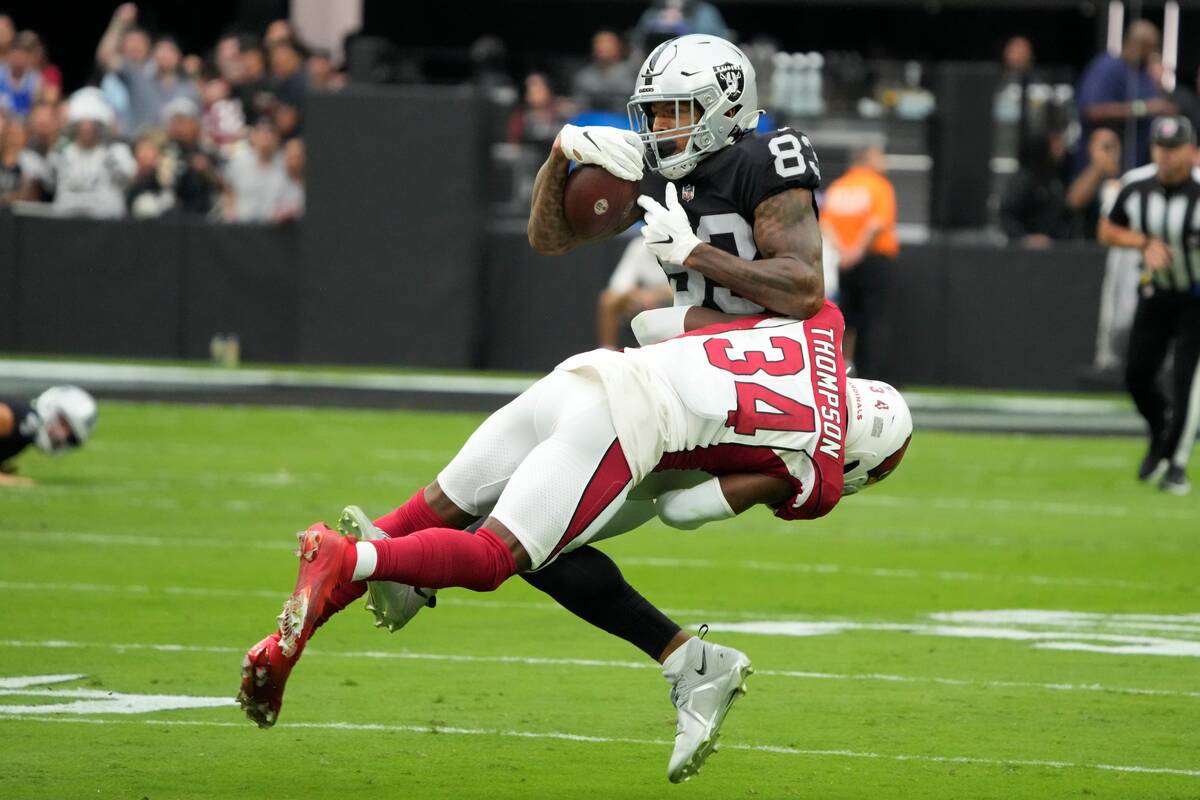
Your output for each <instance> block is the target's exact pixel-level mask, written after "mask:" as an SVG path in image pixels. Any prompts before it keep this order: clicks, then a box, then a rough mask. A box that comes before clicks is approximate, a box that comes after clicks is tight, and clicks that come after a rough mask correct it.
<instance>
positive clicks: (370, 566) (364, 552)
mask: <svg viewBox="0 0 1200 800" xmlns="http://www.w3.org/2000/svg"><path fill="white" fill-rule="evenodd" d="M354 550H355V552H357V553H358V561H356V562H354V574H353V575H351V576H350V580H352V581H365V580H366V579H367V578H369V577H371V575H373V574H374V573H375V565H376V564H377V563H379V553H377V552H376V551H375V546H374V545H372V544H371V543H370V542H355V543H354Z"/></svg>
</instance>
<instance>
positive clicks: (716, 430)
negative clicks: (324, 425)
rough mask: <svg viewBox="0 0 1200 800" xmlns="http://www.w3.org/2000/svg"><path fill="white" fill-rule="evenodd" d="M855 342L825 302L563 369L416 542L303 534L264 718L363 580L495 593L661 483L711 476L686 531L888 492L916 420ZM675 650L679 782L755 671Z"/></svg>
mask: <svg viewBox="0 0 1200 800" xmlns="http://www.w3.org/2000/svg"><path fill="white" fill-rule="evenodd" d="M842 332H843V324H842V318H841V313H840V312H839V311H838V310H837V308H836V307H835V306H833V305H832V304H830V303H825V304H824V306H823V308H822V311H821V312H820V313H818V314H817V315H815V316H814V317H812V318H811V319H809V320H807V321H800V320H796V319H794V318H780V317H773V316H770V315H758V316H754V317H748V318H745V319H742V320H738V321H736V322H732V323H728V324H723V325H717V326H713V327H712V328H709V329H705V330H704V331H699V332H697V333H696V335H689V336H682V337H678V338H675V339H672V340H669V341H666V342H663V343H660V344H657V345H653V346H649V347H645V348H641V349H634V350H629V351H626V352H623V353H616V352H613V351H609V350H603V349H601V350H595V351H592V352H589V353H583V354H581V355H579V356H575V357H572V358H570V359H568V360H566V361H564V362H563V363H562V364H560V365H559V367H558V368H557V369H556V370H555V371H554V372H553V373H551V374H550V375H549V376H547V377H546V378H544V379H543V380H541V381H539V382H538V383H537V384H535V385H534V386H533V387H532V388H530V389H529V390H527V391H526V392H525V393H523V394H522V395H521V396H520V397H518V398H517V399H516V400H514V401H513V402H512V403H510V404H509V405H507V406H505V407H504V408H502V409H500V410H499V411H497V412H496V413H495V414H493V415H492V416H491V417H489V418H488V419H487V420H486V421H485V422H484V423H483V424H482V425H481V426H480V427H479V429H478V430H477V431H476V432H475V433H474V434H473V435H472V436H471V438H470V439H469V440H468V441H467V443H466V444H465V445H464V446H463V448H462V450H461V451H460V452H459V454H458V455H457V456H456V457H455V458H454V460H452V461H451V463H450V464H449V465H448V466H447V467H446V468H445V469H444V470H443V471H442V472H441V473H440V474H439V475H438V477H437V479H436V480H435V481H433V482H432V483H430V484H429V485H428V486H427V487H426V488H425V489H424V490H423V491H422V492H421V493H419V494H418V495H417V496H415V497H414V498H413V500H411V501H410V502H409V504H407V505H406V506H405V507H404V508H402V509H401V510H400V511H401V512H402V513H403V514H405V515H407V517H408V519H407V521H406V522H405V525H406V526H408V527H409V528H410V529H409V530H407V531H405V532H403V533H402V534H400V535H396V536H394V537H388V536H384V537H372V539H373V540H371V541H357V540H356V538H355V537H353V536H348V537H345V538H343V537H342V536H341V535H339V534H338V533H336V532H334V531H333V530H331V529H330V528H328V527H326V526H325V525H324V524H322V523H318V524H316V525H313V526H312V527H310V528H309V529H308V530H307V531H305V532H304V533H302V534H300V543H301V544H300V556H301V567H300V576H299V578H298V581H297V584H296V589H295V591H294V592H293V594H292V597H291V598H289V600H288V601H287V603H286V604H285V606H284V610H283V613H282V614H281V615H280V617H279V629H278V631H276V632H274V633H272V634H271V635H270V636H268V637H267V638H266V639H264V640H263V641H262V642H260V643H259V644H258V645H256V646H255V647H254V648H252V649H251V650H250V652H249V653H248V654H247V659H246V661H245V663H244V671H243V680H242V691H241V694H240V695H239V700H240V701H241V703H242V705H243V707H244V708H245V709H246V711H247V714H248V715H249V716H250V718H251V719H253V720H254V721H255V722H257V723H258V724H259V725H261V726H263V727H269V726H270V725H272V724H274V722H275V720H276V719H277V715H278V712H279V705H280V703H281V702H282V687H283V683H284V682H286V679H287V675H288V673H290V670H291V668H292V666H293V665H294V663H295V661H296V660H297V659H298V658H299V656H300V653H301V651H302V650H303V648H304V646H305V644H306V643H307V641H308V639H309V637H310V636H311V635H312V632H313V631H314V630H315V629H316V627H317V626H318V625H320V624H321V623H322V622H323V621H324V620H325V619H327V618H328V617H329V615H330V614H332V613H334V612H335V611H336V610H338V609H339V608H341V607H342V605H344V604H343V603H341V601H340V599H339V598H338V594H339V591H341V592H344V591H345V590H346V589H347V588H348V587H352V586H354V584H356V583H357V584H361V583H362V582H364V581H371V582H389V581H390V582H398V583H402V584H406V585H409V586H424V587H431V588H434V589H438V588H443V587H447V586H461V587H464V588H469V589H473V590H475V591H491V590H494V589H495V588H497V587H498V586H499V585H500V584H501V583H503V582H504V581H505V580H507V579H508V578H510V577H512V576H513V575H515V574H518V573H522V572H529V571H531V570H537V569H539V568H541V567H543V566H545V565H547V564H549V563H550V562H552V561H554V559H555V558H557V557H558V556H559V555H560V554H563V553H568V552H570V551H572V550H575V549H577V548H580V547H581V546H583V545H585V544H586V543H587V542H588V541H590V540H592V539H593V538H595V537H596V536H598V535H602V534H603V533H604V532H605V529H606V528H607V527H608V526H609V525H610V524H611V523H612V521H613V520H614V518H615V516H616V514H617V513H618V512H619V511H622V510H625V509H627V508H628V507H629V505H630V504H629V503H628V502H627V498H628V496H629V494H630V492H631V490H632V489H633V488H634V487H635V486H637V485H639V484H640V483H642V482H643V481H644V480H645V479H646V478H647V477H648V476H651V475H652V474H654V473H656V472H664V471H680V470H685V471H694V470H702V471H704V472H705V473H707V474H708V476H710V477H708V478H707V479H706V480H704V481H703V482H701V483H699V484H697V485H694V486H690V487H688V488H682V489H677V490H673V491H667V492H665V493H663V494H661V495H660V496H659V497H657V498H656V499H655V500H654V501H653V510H654V512H655V513H657V514H658V516H659V517H660V518H661V519H663V520H664V521H666V522H667V523H668V524H671V525H673V526H676V527H682V528H689V527H695V526H697V525H699V524H703V523H704V522H708V521H712V520H718V519H727V518H729V517H732V516H734V515H735V514H738V513H741V512H742V511H744V510H745V509H747V508H749V507H751V506H753V505H757V504H767V505H769V506H771V507H772V508H774V510H775V513H776V515H777V516H779V517H781V518H783V519H789V520H792V519H811V518H814V517H818V516H821V515H823V514H826V513H828V511H829V510H831V509H832V508H833V506H834V505H835V504H836V503H837V502H838V500H839V499H840V498H841V497H842V496H843V495H844V494H848V493H853V492H855V491H857V490H859V489H861V488H862V487H864V486H866V485H869V484H870V483H873V482H875V481H877V480H881V479H883V478H884V477H886V476H887V475H888V474H890V472H891V471H892V470H894V469H895V467H896V466H897V465H898V464H899V462H900V459H901V458H903V455H904V452H905V449H906V448H907V445H908V440H909V437H910V436H911V432H912V423H911V418H910V417H909V414H908V410H907V407H906V406H905V404H904V402H903V399H902V398H901V397H900V395H899V394H898V393H897V392H896V391H895V390H894V389H892V388H891V387H889V386H887V385H886V384H878V383H874V382H868V381H858V382H852V383H851V385H850V386H849V388H848V387H847V381H846V377H845V369H844V365H843V363H842V359H841V337H842ZM481 518H482V519H483V523H482V525H481V526H480V527H479V528H478V529H477V530H476V531H475V532H474V534H469V533H466V532H464V530H463V529H464V528H466V527H467V526H468V525H470V524H471V523H473V522H476V521H477V520H479V519H481ZM356 588H357V587H356ZM358 593H361V588H359V589H358ZM354 596H357V594H355V595H354ZM671 644H672V645H673V646H672V647H669V648H668V649H667V651H666V652H665V654H664V655H663V658H662V661H663V672H664V675H665V676H666V677H667V678H668V680H670V681H671V682H672V699H673V700H674V701H675V704H676V706H677V709H678V712H679V714H678V716H679V729H678V732H677V738H676V746H675V750H674V752H673V753H672V757H671V761H670V763H669V766H668V776H669V777H670V778H671V780H673V781H678V780H683V779H686V778H687V777H689V776H690V775H692V774H694V773H695V772H696V770H698V769H699V767H700V765H701V764H702V763H703V761H704V759H705V758H706V757H707V756H708V755H709V754H710V753H711V752H712V749H713V747H714V746H715V744H716V738H717V733H718V729H719V726H720V724H721V722H722V721H723V719H724V716H725V714H726V712H727V711H728V709H729V707H730V705H731V704H732V703H733V701H734V700H735V699H736V698H737V697H738V696H739V695H740V694H741V693H742V692H744V680H745V677H746V675H747V674H748V673H749V672H750V661H749V659H748V658H747V657H746V656H745V654H743V653H740V652H738V651H737V650H734V649H732V648H727V647H721V646H718V645H714V644H712V643H710V642H704V641H702V640H700V639H696V638H692V637H689V636H687V635H682V634H681V635H680V639H679V641H675V642H672V643H671Z"/></svg>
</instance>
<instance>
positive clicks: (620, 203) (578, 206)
mask: <svg viewBox="0 0 1200 800" xmlns="http://www.w3.org/2000/svg"><path fill="white" fill-rule="evenodd" d="M639 194H640V189H639V185H638V182H637V181H626V180H622V179H620V178H618V177H616V176H615V175H613V174H612V173H610V172H608V171H607V170H604V169H602V168H601V167H597V166H595V165H592V164H581V165H579V166H578V167H576V168H575V169H574V170H573V171H572V172H571V174H570V175H568V176H567V185H566V186H565V187H564V188H563V212H564V213H565V214H566V216H567V224H568V225H570V226H571V231H572V232H574V233H575V234H577V235H579V236H599V235H600V234H603V233H607V232H609V231H611V230H613V229H614V228H616V227H617V225H618V224H619V223H620V221H621V220H622V219H624V218H625V215H626V214H627V213H628V212H629V209H630V208H632V207H633V204H634V203H636V202H637V199H638V195H639Z"/></svg>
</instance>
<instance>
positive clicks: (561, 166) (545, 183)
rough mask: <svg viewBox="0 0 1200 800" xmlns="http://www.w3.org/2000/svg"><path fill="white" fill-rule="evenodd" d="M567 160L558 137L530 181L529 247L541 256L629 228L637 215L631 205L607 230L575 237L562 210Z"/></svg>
mask: <svg viewBox="0 0 1200 800" xmlns="http://www.w3.org/2000/svg"><path fill="white" fill-rule="evenodd" d="M570 164H571V161H570V159H569V158H567V156H566V154H564V153H563V151H562V146H561V145H560V144H559V140H558V139H555V140H554V144H553V145H551V147H550V155H549V157H548V158H547V159H546V163H544V164H542V167H541V169H539V170H538V174H537V178H535V179H534V182H533V201H532V203H531V205H530V209H529V227H528V229H527V230H528V234H529V246H530V247H532V248H533V249H534V250H536V251H538V252H539V253H541V254H542V255H544V256H559V255H562V254H563V253H566V252H569V251H571V250H574V249H575V248H576V247H579V246H580V245H582V244H587V243H588V242H595V241H600V240H601V239H607V238H610V237H612V236H616V235H617V234H618V233H621V232H622V231H624V230H626V229H628V228H629V226H630V225H632V224H633V223H634V222H636V221H637V220H638V217H640V216H641V213H642V210H641V209H640V208H638V207H637V206H634V207H633V209H632V210H631V211H630V213H629V214H628V215H627V217H626V218H625V219H624V220H622V221H621V223H620V224H619V225H617V227H616V228H614V229H613V230H612V231H611V232H609V233H605V234H603V235H601V236H595V237H590V238H589V237H587V236H579V235H577V234H575V233H574V232H572V231H571V226H570V225H569V224H567V215H566V212H565V211H563V188H564V187H565V186H566V185H567V168H568V167H569V166H570Z"/></svg>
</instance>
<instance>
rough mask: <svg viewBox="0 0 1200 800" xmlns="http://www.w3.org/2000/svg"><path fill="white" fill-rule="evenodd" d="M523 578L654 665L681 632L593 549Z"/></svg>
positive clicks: (560, 559) (561, 558)
mask: <svg viewBox="0 0 1200 800" xmlns="http://www.w3.org/2000/svg"><path fill="white" fill-rule="evenodd" d="M521 577H522V578H524V579H525V581H526V582H527V583H528V584H529V585H530V586H533V587H534V588H535V589H539V590H541V591H543V592H545V593H546V594H548V595H550V596H551V597H553V598H554V600H555V601H556V602H557V603H558V604H559V605H560V606H562V607H563V608H565V609H567V610H568V611H570V612H571V613H572V614H574V615H575V616H577V617H579V618H580V619H583V620H585V621H586V622H590V623H591V624H592V625H595V626H596V627H597V628H600V629H601V630H603V631H607V632H608V633H611V634H612V635H613V636H616V637H617V638H620V639H624V640H625V641H627V642H629V643H630V644H631V645H633V646H634V647H636V648H638V649H639V650H641V651H642V652H643V653H645V654H646V655H648V656H650V658H652V659H654V660H655V661H657V660H658V657H659V656H660V655H662V651H663V650H664V649H665V648H666V646H667V644H668V643H669V642H670V641H671V639H673V638H674V637H675V634H677V633H679V631H680V627H679V626H678V625H677V624H675V623H674V622H673V621H672V620H671V619H670V618H668V617H667V615H666V614H664V613H662V612H661V611H659V610H658V609H657V608H655V607H654V606H653V605H652V604H651V603H650V601H649V600H647V599H646V598H644V597H642V596H641V595H640V594H638V592H637V590H636V589H634V588H633V587H632V586H630V585H629V584H628V583H626V582H625V576H624V575H622V574H621V570H620V568H619V567H617V565H616V564H615V563H613V560H612V559H611V558H609V557H608V556H606V555H605V554H604V553H602V552H600V551H599V550H597V549H596V548H594V547H592V546H590V545H584V546H583V547H580V548H579V549H577V550H572V551H571V552H569V553H563V554H562V555H560V556H559V557H558V558H557V559H555V560H554V561H553V562H552V563H551V564H550V565H549V566H547V567H544V568H543V569H540V570H538V571H536V572H529V573H525V574H522V575H521Z"/></svg>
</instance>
